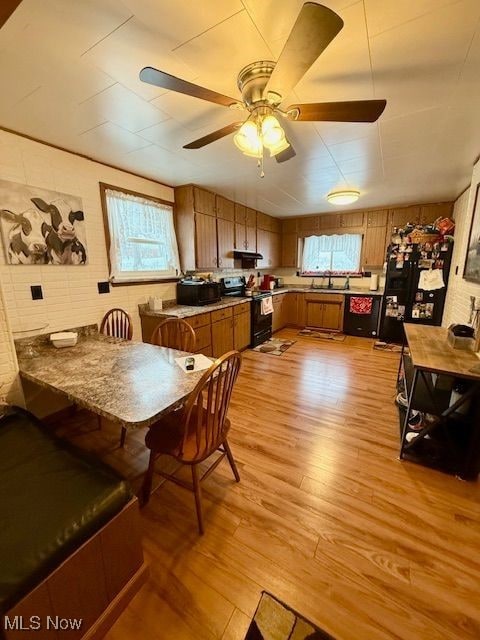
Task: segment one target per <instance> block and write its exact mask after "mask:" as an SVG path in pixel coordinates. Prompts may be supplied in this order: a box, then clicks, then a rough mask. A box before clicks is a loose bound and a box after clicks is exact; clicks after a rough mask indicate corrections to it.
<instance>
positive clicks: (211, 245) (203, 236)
mask: <svg viewBox="0 0 480 640" xmlns="http://www.w3.org/2000/svg"><path fill="white" fill-rule="evenodd" d="M232 246H233V238H232ZM195 249H196V251H195V255H196V261H195V267H196V268H197V269H216V268H217V266H218V257H217V220H216V218H214V217H213V216H208V215H204V214H203V213H198V212H196V213H195Z"/></svg>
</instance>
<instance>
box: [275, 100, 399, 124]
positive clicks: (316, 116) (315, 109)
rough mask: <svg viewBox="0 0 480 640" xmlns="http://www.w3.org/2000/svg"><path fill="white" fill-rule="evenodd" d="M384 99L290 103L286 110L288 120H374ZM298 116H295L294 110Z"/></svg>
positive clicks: (382, 108)
mask: <svg viewBox="0 0 480 640" xmlns="http://www.w3.org/2000/svg"><path fill="white" fill-rule="evenodd" d="M386 104H387V101H386V100H352V101H348V102H319V103H312V104H292V105H290V106H289V107H288V109H287V110H286V112H287V115H288V117H289V119H290V120H303V121H308V122H323V121H326V122H375V120H378V118H379V117H380V116H381V115H382V113H383V110H384V109H385V106H386ZM297 111H298V116H297V117H296V112H297Z"/></svg>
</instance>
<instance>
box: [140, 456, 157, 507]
mask: <svg viewBox="0 0 480 640" xmlns="http://www.w3.org/2000/svg"><path fill="white" fill-rule="evenodd" d="M154 468H155V453H154V452H153V451H150V458H149V460H148V468H147V472H146V474H145V477H144V479H143V484H142V488H141V489H140V494H139V496H138V499H139V502H140V506H141V507H144V506H145V505H146V504H147V502H148V501H149V500H150V494H151V493H152V482H153V470H154Z"/></svg>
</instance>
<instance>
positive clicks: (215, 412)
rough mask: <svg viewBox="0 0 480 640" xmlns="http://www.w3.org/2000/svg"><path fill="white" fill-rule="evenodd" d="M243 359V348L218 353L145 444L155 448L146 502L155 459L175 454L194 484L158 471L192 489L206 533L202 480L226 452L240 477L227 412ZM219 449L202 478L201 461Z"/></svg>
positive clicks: (146, 482)
mask: <svg viewBox="0 0 480 640" xmlns="http://www.w3.org/2000/svg"><path fill="white" fill-rule="evenodd" d="M241 360H242V356H241V355H240V353H239V352H238V351H230V352H229V353H226V354H225V355H223V356H222V357H221V358H218V359H217V360H216V361H215V362H214V363H213V364H212V366H211V367H210V368H209V369H208V370H207V371H206V372H205V373H204V374H203V376H202V377H201V378H200V380H199V381H198V383H197V385H196V387H195V389H194V390H193V391H192V393H191V394H190V396H189V397H188V400H187V402H186V403H185V405H184V406H183V407H182V408H181V409H179V410H178V411H174V412H172V413H170V414H167V415H166V416H165V417H164V418H162V419H161V420H160V421H159V422H157V423H155V424H154V425H153V426H152V427H151V428H150V431H149V432H148V433H147V436H146V438H145V444H146V445H147V447H148V449H150V460H149V464H148V471H147V473H146V476H145V480H144V483H143V487H142V495H141V496H140V498H141V500H142V503H143V504H146V503H147V502H148V500H149V497H150V493H151V488H152V479H153V472H154V465H155V460H156V459H157V458H158V457H159V456H160V455H162V454H167V455H171V456H173V457H174V458H175V459H176V460H177V461H178V462H181V463H182V464H187V465H190V466H191V469H192V483H191V484H190V483H188V482H185V481H184V480H181V479H179V478H176V477H175V476H173V475H170V474H167V473H164V472H162V471H159V473H160V475H161V476H162V477H164V478H166V479H167V480H172V481H173V482H175V483H176V484H178V485H180V486H182V487H184V488H185V489H189V490H190V491H193V493H194V494H195V505H196V509H197V519H198V529H199V531H200V533H201V534H202V533H203V532H204V527H203V514H202V503H201V497H202V494H201V487H200V483H201V482H202V481H203V480H205V478H207V477H208V476H209V475H210V473H211V472H212V471H213V470H214V469H215V468H216V467H217V465H218V464H219V463H220V462H221V461H222V460H223V458H225V457H227V459H228V461H229V463H230V466H231V468H232V471H233V475H234V476H235V480H236V481H237V482H240V476H239V473H238V470H237V467H236V465H235V461H234V459H233V455H232V452H231V449H230V446H229V444H228V441H227V435H228V432H229V429H230V421H229V419H228V418H227V411H228V407H229V404H230V399H231V396H232V391H233V385H234V384H235V380H236V379H237V376H238V372H239V370H240V364H241ZM217 450H219V451H220V452H221V455H220V456H219V457H218V458H216V460H215V462H214V463H213V464H212V465H210V467H209V468H208V469H207V470H206V471H205V473H204V474H203V475H202V476H201V477H199V473H198V465H199V463H201V462H203V461H204V460H206V459H207V458H209V457H210V456H211V455H212V454H213V453H214V452H215V451H217Z"/></svg>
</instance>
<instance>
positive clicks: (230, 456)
mask: <svg viewBox="0 0 480 640" xmlns="http://www.w3.org/2000/svg"><path fill="white" fill-rule="evenodd" d="M223 447H224V449H225V453H226V454H227V458H228V461H229V463H230V466H231V467H232V471H233V475H234V476H235V480H236V481H237V482H240V474H239V473H238V469H237V465H236V464H235V460H234V459H233V454H232V450H231V449H230V445H229V444H228V442H227V441H226V440H225V442H224V443H223Z"/></svg>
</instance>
